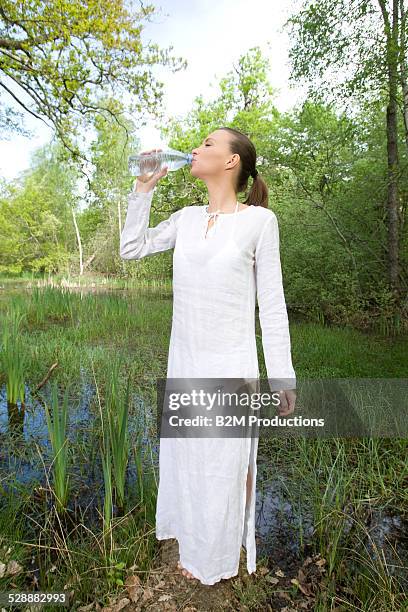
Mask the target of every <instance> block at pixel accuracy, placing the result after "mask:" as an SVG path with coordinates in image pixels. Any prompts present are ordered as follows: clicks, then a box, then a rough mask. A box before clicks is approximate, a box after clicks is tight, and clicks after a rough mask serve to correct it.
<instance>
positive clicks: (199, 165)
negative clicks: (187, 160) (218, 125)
mask: <svg viewBox="0 0 408 612" xmlns="http://www.w3.org/2000/svg"><path fill="white" fill-rule="evenodd" d="M229 139H230V135H229V133H228V132H227V131H226V130H215V132H211V134H209V135H208V136H207V137H206V138H205V139H204V140H203V142H202V144H201V145H200V146H199V147H197V148H195V149H193V150H192V154H193V161H192V164H191V174H192V175H193V176H194V177H195V178H200V179H203V180H204V179H205V178H209V177H211V178H213V177H217V176H220V177H222V176H224V175H225V172H226V170H229V171H230V173H231V174H232V173H233V174H235V173H236V172H237V171H238V164H239V160H240V157H239V155H238V154H237V153H231V152H230V149H229ZM231 179H232V176H231Z"/></svg>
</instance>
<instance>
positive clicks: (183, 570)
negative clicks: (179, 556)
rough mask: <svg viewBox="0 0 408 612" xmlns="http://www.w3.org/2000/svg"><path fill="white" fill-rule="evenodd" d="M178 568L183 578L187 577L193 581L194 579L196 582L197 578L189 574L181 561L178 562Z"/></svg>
mask: <svg viewBox="0 0 408 612" xmlns="http://www.w3.org/2000/svg"><path fill="white" fill-rule="evenodd" d="M177 568H178V569H179V570H181V573H182V574H183V576H185V577H186V578H188V579H189V580H191V579H192V578H193V579H194V580H197V578H196V577H195V576H193V574H192V573H191V572H189V571H188V570H186V569H185V568H184V567H183V566H182V565H181V563H180V561H177Z"/></svg>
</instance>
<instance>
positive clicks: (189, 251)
mask: <svg viewBox="0 0 408 612" xmlns="http://www.w3.org/2000/svg"><path fill="white" fill-rule="evenodd" d="M154 191H155V190H154V189H153V190H151V191H149V192H148V193H139V192H135V191H133V192H131V193H130V194H129V197H128V208H127V215H126V220H125V225H124V227H123V230H122V233H121V237H120V256H121V257H122V258H123V259H141V258H143V257H146V256H151V255H154V254H155V253H160V252H162V251H166V250H168V249H173V248H174V252H173V317H172V328H171V336H170V345H169V355H168V363H167V378H215V379H216V378H240V377H245V378H250V379H254V378H259V368H258V358H257V348H256V336H255V304H256V298H257V300H258V307H259V320H260V325H261V331H262V346H263V351H264V357H265V365H266V370H267V376H268V379H270V380H273V381H275V383H274V387H273V390H276V389H277V386H278V387H279V389H285V388H286V389H288V388H290V389H294V388H295V387H296V375H295V371H294V369H293V366H292V359H291V347H290V335H289V325H288V316H287V309H286V303H285V297H284V291H283V285H282V273H281V263H280V255H279V229H278V222H277V218H276V215H275V213H274V212H273V211H272V210H270V209H267V208H264V207H262V206H249V207H247V208H245V209H243V210H241V211H239V210H237V208H236V211H235V212H234V213H225V214H222V213H221V214H218V215H217V216H216V220H215V221H214V223H213V225H212V226H211V228H210V229H208V231H207V227H208V218H209V214H208V212H207V207H206V206H205V205H204V206H186V207H184V208H182V209H180V210H177V211H176V212H174V213H173V214H171V215H170V216H169V217H168V219H166V220H164V221H162V222H160V223H159V224H158V225H156V227H149V218H150V209H151V203H152V198H153V193H154ZM277 380H279V384H278V385H277V386H276V381H277ZM271 389H272V386H271ZM257 449H258V438H257V437H255V438H254V437H252V438H248V437H247V438H219V437H218V438H180V437H174V438H164V437H162V438H161V440H160V453H159V490H158V497H157V508H156V537H157V539H159V540H163V539H168V538H176V539H177V540H178V543H179V551H180V561H181V564H182V566H183V567H185V568H186V569H187V570H188V571H190V572H191V573H192V574H193V575H194V576H195V577H196V578H198V579H199V580H200V581H201V583H202V584H206V585H212V584H215V583H216V582H218V581H219V580H221V579H223V578H230V577H232V576H235V575H237V573H238V568H239V558H240V551H241V545H243V546H244V548H245V549H246V557H247V570H248V573H249V574H251V573H252V572H255V571H256V542H255V491H256V473H257V466H256V457H257ZM248 470H250V471H251V474H252V490H251V494H250V498H249V503H248V505H246V503H245V502H246V479H247V473H248Z"/></svg>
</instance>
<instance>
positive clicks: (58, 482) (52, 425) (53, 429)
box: [44, 383, 69, 513]
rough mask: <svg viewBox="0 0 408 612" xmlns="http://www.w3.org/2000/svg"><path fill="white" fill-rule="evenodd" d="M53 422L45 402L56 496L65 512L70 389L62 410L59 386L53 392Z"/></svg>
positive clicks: (60, 510)
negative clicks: (58, 391)
mask: <svg viewBox="0 0 408 612" xmlns="http://www.w3.org/2000/svg"><path fill="white" fill-rule="evenodd" d="M51 403H52V420H51V416H50V412H49V408H48V406H47V403H46V402H44V406H45V414H46V418H47V425H48V433H49V437H50V441H51V445H52V450H53V453H54V459H53V461H52V464H51V466H52V468H53V482H54V494H55V497H56V499H57V511H58V512H60V513H62V512H65V510H66V507H67V502H68V497H69V475H68V467H69V465H68V464H69V446H68V442H69V440H68V437H67V415H68V388H67V389H66V390H65V394H64V399H63V403H62V409H60V406H59V403H58V393H57V384H56V383H54V384H53V386H52V392H51Z"/></svg>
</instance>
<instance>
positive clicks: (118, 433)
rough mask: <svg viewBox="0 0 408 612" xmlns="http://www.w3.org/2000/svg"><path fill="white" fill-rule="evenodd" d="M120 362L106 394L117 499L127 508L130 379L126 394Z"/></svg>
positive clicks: (122, 506)
mask: <svg viewBox="0 0 408 612" xmlns="http://www.w3.org/2000/svg"><path fill="white" fill-rule="evenodd" d="M119 368H120V360H119V359H116V360H115V361H114V362H113V365H112V370H111V375H110V379H109V383H108V389H107V394H106V411H107V420H108V431H109V442H110V447H111V452H112V467H113V477H114V489H115V499H116V503H117V505H118V507H119V508H120V509H121V510H123V509H124V507H125V480H126V468H127V464H128V461H129V437H128V409H129V389H130V378H129V377H128V379H127V385H126V389H125V392H124V393H123V392H122V391H121V390H120V387H119Z"/></svg>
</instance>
